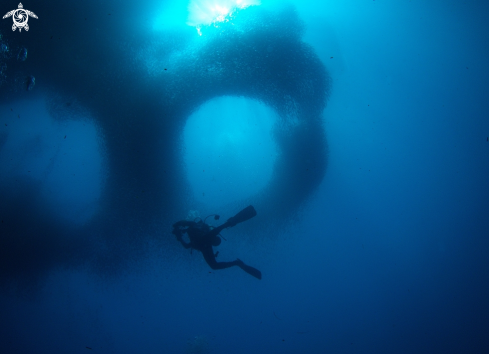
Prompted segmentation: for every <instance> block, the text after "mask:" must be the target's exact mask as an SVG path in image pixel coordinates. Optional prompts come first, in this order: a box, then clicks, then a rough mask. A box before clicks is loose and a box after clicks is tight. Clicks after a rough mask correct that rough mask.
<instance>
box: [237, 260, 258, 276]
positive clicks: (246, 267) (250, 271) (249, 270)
mask: <svg viewBox="0 0 489 354" xmlns="http://www.w3.org/2000/svg"><path fill="white" fill-rule="evenodd" d="M238 262H239V263H238V267H240V268H241V269H243V270H244V271H245V272H246V273H248V274H249V275H252V276H254V277H255V278H257V279H260V280H261V272H260V271H259V270H258V269H256V268H253V267H251V266H249V265H246V264H244V263H243V261H242V260H240V259H238Z"/></svg>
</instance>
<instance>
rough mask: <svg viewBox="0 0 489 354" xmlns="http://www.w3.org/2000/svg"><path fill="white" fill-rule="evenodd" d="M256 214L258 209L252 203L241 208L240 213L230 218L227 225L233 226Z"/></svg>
mask: <svg viewBox="0 0 489 354" xmlns="http://www.w3.org/2000/svg"><path fill="white" fill-rule="evenodd" d="M254 216H256V210H255V208H253V206H252V205H249V206H247V207H246V208H244V209H243V210H241V211H240V212H239V213H238V214H236V215H234V216H233V217H232V218H229V219H228V221H227V222H226V226H227V227H233V226H236V225H237V224H239V223H240V222H243V221H246V220H250V219H251V218H252V217H254Z"/></svg>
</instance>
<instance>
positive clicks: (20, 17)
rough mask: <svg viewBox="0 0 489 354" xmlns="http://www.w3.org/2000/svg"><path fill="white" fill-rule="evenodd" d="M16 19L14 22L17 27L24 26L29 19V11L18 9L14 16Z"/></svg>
mask: <svg viewBox="0 0 489 354" xmlns="http://www.w3.org/2000/svg"><path fill="white" fill-rule="evenodd" d="M12 17H13V19H14V24H15V25H16V26H17V27H24V26H25V25H26V23H27V20H28V19H29V16H28V15H27V12H26V11H25V10H24V9H17V10H15V12H14V15H13V16H12Z"/></svg>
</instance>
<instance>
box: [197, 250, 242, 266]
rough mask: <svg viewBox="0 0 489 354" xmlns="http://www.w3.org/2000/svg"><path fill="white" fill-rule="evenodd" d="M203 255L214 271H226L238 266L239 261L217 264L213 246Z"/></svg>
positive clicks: (203, 251)
mask: <svg viewBox="0 0 489 354" xmlns="http://www.w3.org/2000/svg"><path fill="white" fill-rule="evenodd" d="M202 254H203V255H204V259H205V261H206V262H207V264H208V265H209V267H211V268H212V269H225V268H230V267H233V266H236V265H238V262H237V261H233V262H216V257H215V256H214V251H213V250H212V246H209V247H206V248H205V249H203V250H202Z"/></svg>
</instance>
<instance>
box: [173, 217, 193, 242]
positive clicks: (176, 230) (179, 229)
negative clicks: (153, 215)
mask: <svg viewBox="0 0 489 354" xmlns="http://www.w3.org/2000/svg"><path fill="white" fill-rule="evenodd" d="M191 223H192V222H191V221H186V220H182V221H178V222H176V223H175V224H173V231H172V234H174V235H175V236H176V238H177V240H178V241H180V243H181V244H182V246H183V247H185V248H187V249H188V248H191V247H192V246H191V244H190V242H185V241H184V240H183V234H184V233H185V232H186V231H187V230H186V229H184V228H183V227H186V226H190V225H191Z"/></svg>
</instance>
